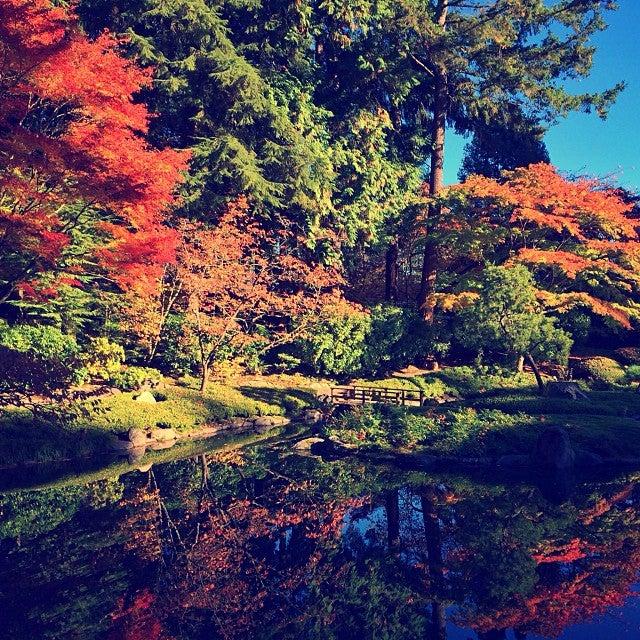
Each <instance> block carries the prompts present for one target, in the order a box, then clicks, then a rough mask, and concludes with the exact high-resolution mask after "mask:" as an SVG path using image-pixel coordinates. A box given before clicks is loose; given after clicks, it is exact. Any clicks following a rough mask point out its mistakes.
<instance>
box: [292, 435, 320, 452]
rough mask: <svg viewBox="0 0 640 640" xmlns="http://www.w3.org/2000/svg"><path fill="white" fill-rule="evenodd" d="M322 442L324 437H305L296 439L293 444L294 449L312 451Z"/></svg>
mask: <svg viewBox="0 0 640 640" xmlns="http://www.w3.org/2000/svg"><path fill="white" fill-rule="evenodd" d="M322 444H324V438H305V439H304V440H298V442H296V443H295V444H294V445H293V448H294V449H295V450H296V451H312V450H313V449H314V448H316V445H322Z"/></svg>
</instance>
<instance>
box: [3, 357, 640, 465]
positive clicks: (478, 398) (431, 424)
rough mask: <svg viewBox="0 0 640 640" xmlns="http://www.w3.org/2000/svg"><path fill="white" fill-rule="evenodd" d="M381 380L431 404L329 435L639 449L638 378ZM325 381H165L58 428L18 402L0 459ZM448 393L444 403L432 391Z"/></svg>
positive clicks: (45, 453)
mask: <svg viewBox="0 0 640 640" xmlns="http://www.w3.org/2000/svg"><path fill="white" fill-rule="evenodd" d="M354 382H356V383H360V384H367V385H372V386H380V387H394V388H405V389H421V390H422V391H423V393H424V396H425V397H426V398H431V399H433V402H432V403H431V404H430V405H429V406H425V407H420V408H418V407H413V408H407V409H403V408H398V407H387V406H385V407H375V406H365V407H362V408H359V409H356V410H355V411H354V412H351V413H347V414H342V415H340V416H339V417H334V418H332V419H331V420H330V421H329V423H328V424H327V425H326V426H325V431H326V432H327V433H328V434H332V435H337V436H338V437H339V438H340V439H341V440H343V441H346V442H351V443H354V444H357V445H358V446H360V447H365V448H366V447H374V448H382V449H390V448H392V449H403V450H422V451H425V452H429V453H432V454H438V455H457V456H497V455H503V454H511V453H515V454H520V453H528V452H529V451H530V450H531V448H532V447H533V444H534V443H535V440H536V438H537V437H538V435H539V433H540V431H541V430H542V429H544V427H545V426H546V425H559V426H563V427H565V428H566V429H567V431H568V432H569V434H570V436H571V439H572V441H573V442H574V443H575V445H576V446H577V447H579V448H581V449H585V450H587V451H591V452H593V453H596V454H599V455H601V456H603V457H619V456H638V457H640V420H639V419H638V418H639V417H640V394H636V393H635V387H632V386H625V385H621V384H619V385H610V388H609V389H608V390H599V389H590V388H589V385H586V384H585V389H587V391H588V399H587V400H585V399H580V400H570V399H562V398H559V399H558V398H546V397H540V396H539V395H538V393H537V387H536V384H535V380H534V378H533V376H532V375H531V374H527V373H525V374H520V375H513V374H510V373H508V374H501V373H499V372H493V373H491V372H488V371H486V370H485V371H478V370H476V369H473V368H471V367H465V366H463V367H449V368H446V369H444V370H442V371H439V372H434V373H426V374H423V375H417V376H411V377H407V376H403V377H391V378H384V379H379V380H357V381H354ZM327 390H328V389H327V383H326V382H323V381H319V380H314V379H310V378H305V377H302V376H291V375H279V376H264V377H247V378H241V379H238V380H237V381H234V382H233V383H230V384H221V383H218V384H215V383H214V384H211V385H210V387H209V388H208V390H207V391H206V392H205V393H204V394H201V393H200V392H199V391H198V390H197V388H196V385H195V383H194V381H192V383H191V384H190V383H189V381H187V384H181V385H179V384H176V383H174V382H171V381H168V382H167V383H166V384H165V385H164V386H162V388H160V389H159V390H158V391H156V392H155V393H156V397H157V399H158V400H159V401H158V402H156V403H155V404H144V403H140V402H136V400H135V396H136V395H137V394H135V393H120V394H117V395H110V396H107V397H104V398H102V399H101V400H100V401H99V402H98V403H97V405H96V406H95V407H92V411H91V413H90V415H89V416H88V417H83V418H81V419H77V420H75V421H73V422H72V423H70V424H68V425H66V426H64V427H60V426H57V425H51V424H46V423H45V424H43V423H36V422H34V421H33V420H32V419H31V418H30V417H29V416H28V415H26V414H21V413H20V412H17V411H12V412H5V413H4V414H3V415H2V416H1V417H0V467H1V466H10V465H14V464H19V463H23V462H25V461H29V462H50V461H56V460H70V459H74V458H78V457H86V456H91V455H94V454H96V453H97V452H104V451H105V449H107V448H108V441H109V438H110V437H111V434H112V433H113V432H121V431H126V430H128V429H130V428H131V427H139V428H143V429H144V428H148V427H156V426H160V427H172V428H173V429H175V430H177V431H179V432H182V433H185V432H189V431H190V430H192V429H196V428H198V427H199V426H201V425H208V424H215V423H221V422H224V421H225V420H228V419H230V418H233V417H251V416H256V415H289V416H291V415H295V414H296V413H298V412H299V411H300V410H301V409H303V408H304V407H306V406H310V405H313V404H315V403H316V395H317V394H325V393H326V392H327ZM443 397H446V398H447V399H448V402H447V403H446V404H438V402H437V400H438V399H441V398H443Z"/></svg>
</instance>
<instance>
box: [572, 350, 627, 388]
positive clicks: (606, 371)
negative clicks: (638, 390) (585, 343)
mask: <svg viewBox="0 0 640 640" xmlns="http://www.w3.org/2000/svg"><path fill="white" fill-rule="evenodd" d="M579 369H581V370H582V371H583V372H584V373H585V374H586V375H587V376H588V377H589V378H590V379H591V380H593V381H594V382H595V383H596V384H598V385H601V386H602V385H605V386H606V385H611V384H620V383H621V382H623V380H624V376H625V373H624V369H623V368H622V367H621V366H620V365H619V364H618V363H617V362H616V361H615V360H612V359H611V358H605V357H603V356H597V357H595V358H586V359H585V360H582V362H581V363H580V367H579Z"/></svg>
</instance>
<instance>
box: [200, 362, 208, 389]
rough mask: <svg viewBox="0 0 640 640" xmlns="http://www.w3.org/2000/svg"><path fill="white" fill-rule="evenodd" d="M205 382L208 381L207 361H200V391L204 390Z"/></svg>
mask: <svg viewBox="0 0 640 640" xmlns="http://www.w3.org/2000/svg"><path fill="white" fill-rule="evenodd" d="M207 382H209V363H208V362H203V363H202V370H201V371H200V392H201V393H202V392H204V390H205V389H206V388H207Z"/></svg>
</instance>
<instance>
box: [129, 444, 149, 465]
mask: <svg viewBox="0 0 640 640" xmlns="http://www.w3.org/2000/svg"><path fill="white" fill-rule="evenodd" d="M146 451H147V448H146V447H134V448H133V449H131V450H130V451H129V464H136V462H138V461H140V460H142V458H143V457H144V454H145V453H146Z"/></svg>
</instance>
